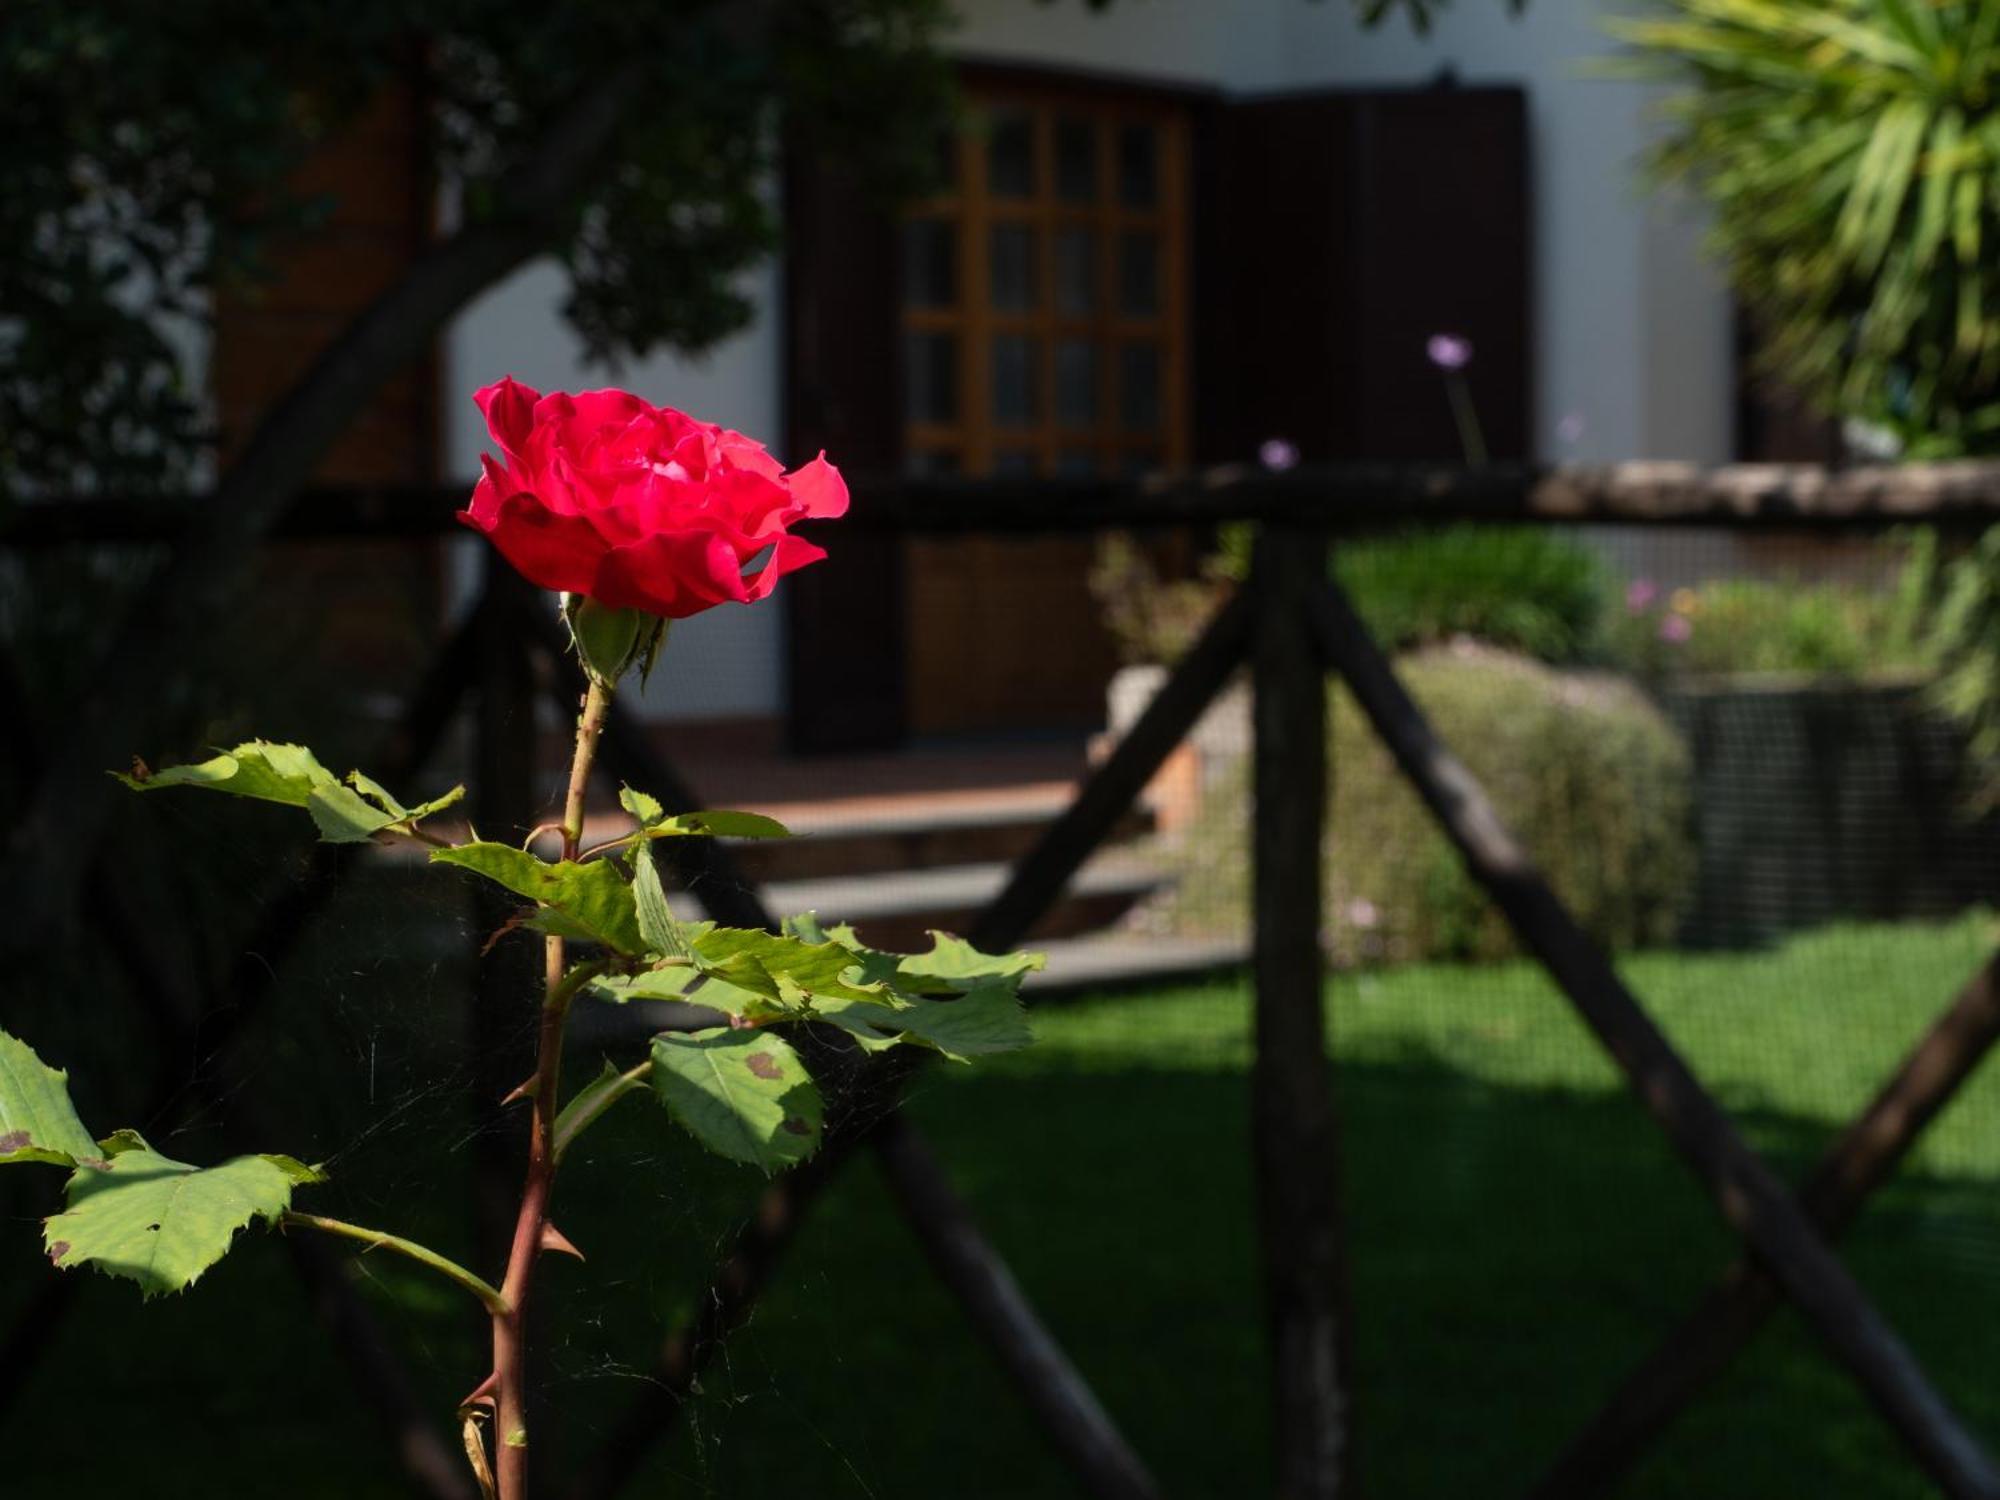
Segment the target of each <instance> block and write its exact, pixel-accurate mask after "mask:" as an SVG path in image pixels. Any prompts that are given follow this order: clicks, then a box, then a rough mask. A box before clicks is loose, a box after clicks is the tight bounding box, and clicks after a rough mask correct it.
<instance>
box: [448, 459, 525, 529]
mask: <svg viewBox="0 0 2000 1500" xmlns="http://www.w3.org/2000/svg"><path fill="white" fill-rule="evenodd" d="M517 488H518V486H516V485H515V484H514V483H513V482H512V481H510V480H509V479H508V478H507V471H506V470H505V469H503V468H501V467H500V465H498V464H497V463H495V462H494V461H493V455H492V454H490V453H482V454H480V455H479V482H478V483H477V484H475V485H474V486H473V487H472V501H471V503H470V504H469V505H467V506H466V508H465V509H464V510H462V511H460V512H459V513H458V516H459V519H460V520H462V521H464V522H465V524H466V525H468V526H477V527H478V528H479V529H480V530H482V531H484V530H485V529H486V528H487V527H489V526H491V525H492V524H493V517H494V515H495V514H496V513H497V512H498V511H499V509H500V501H501V500H502V498H504V497H505V496H507V495H511V494H513V493H514V492H515V490H516V489H517Z"/></svg>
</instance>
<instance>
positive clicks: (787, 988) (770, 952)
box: [692, 927, 884, 1009]
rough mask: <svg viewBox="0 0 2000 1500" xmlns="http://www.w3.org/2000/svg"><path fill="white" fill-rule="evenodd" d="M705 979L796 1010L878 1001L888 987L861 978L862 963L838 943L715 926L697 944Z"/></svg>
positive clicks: (694, 943) (695, 949)
mask: <svg viewBox="0 0 2000 1500" xmlns="http://www.w3.org/2000/svg"><path fill="white" fill-rule="evenodd" d="M692 946H693V948H694V956H695V961H696V963H697V964H698V965H699V967H700V968H701V970H702V972H703V973H705V974H710V975H713V976H714V977H715V978H717V979H721V980H724V981H726V982H728V983H730V984H733V985H736V986H737V987H738V988H740V989H746V990H750V991H752V992H753V993H755V994H759V995H763V996H766V997H767V998H769V999H771V1000H775V1001H777V1002H778V1003H779V1004H780V1005H782V1006H784V1007H785V1008H787V1009H796V1008H798V1007H800V1006H802V1005H807V1004H811V1003H813V1002H815V1001H817V1000H820V999H829V1000H879V999H881V998H882V996H883V994H884V987H883V985H882V984H881V983H879V982H868V981H865V980H863V979H862V978H861V975H860V965H861V958H860V956H859V955H857V954H856V953H854V952H853V951H852V950H851V949H848V948H845V947H843V946H841V945H840V944H839V943H834V942H820V943H809V942H806V941H804V940H803V939H800V938H797V937H793V936H791V935H790V934H787V933H776V932H766V931H765V930H764V929H763V928H761V927H716V928H711V929H710V930H709V931H707V932H704V933H702V934H701V935H700V936H698V937H696V938H695V939H694V940H693V943H692Z"/></svg>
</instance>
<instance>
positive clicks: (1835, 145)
mask: <svg viewBox="0 0 2000 1500" xmlns="http://www.w3.org/2000/svg"><path fill="white" fill-rule="evenodd" d="M1613 24H1614V28H1615V30H1616V31H1617V32H1618V34H1619V35H1620V36H1621V37H1622V38H1623V39H1624V40H1625V41H1626V42H1627V43H1628V44H1629V47H1630V54H1629V55H1630V57H1631V59H1632V61H1633V63H1634V65H1635V66H1636V68H1637V70H1638V71H1640V72H1641V73H1643V74H1647V75H1650V76H1652V77H1655V78H1662V79H1665V80H1667V81H1668V82H1670V83H1672V84H1674V85H1676V87H1675V88H1674V89H1673V91H1672V92H1671V94H1670V95H1669V96H1668V99H1667V101H1666V104H1665V109H1666V112H1667V116H1668V120H1669V125H1670V129H1669V134H1668V136H1667V139H1666V141H1665V143H1664V144H1663V145H1662V146H1661V148H1660V150H1659V152H1658V157H1657V166H1658V167H1659V169H1660V170H1661V171H1663V172H1664V173H1665V174H1667V175H1669V176H1671V177H1674V178H1678V179H1680V180H1682V181H1684V182H1686V183H1688V184H1690V185H1691V186H1692V187H1693V188H1694V190H1695V191H1696V192H1697V193H1699V194H1700V196H1701V197H1703V198H1704V199H1706V200H1707V202H1708V203H1709V204H1710V206H1711V207H1712V208H1713V210H1714V215H1715V221H1714V235H1713V242H1714V244H1715V246H1716V248H1717V249H1718V250H1719V252H1720V253H1721V254H1722V256H1723V257H1724V259H1725V260H1726V262H1727V265H1728V268H1729V272H1730V275H1731V278H1732V279H1733V281H1734V282H1735V284H1736V286H1737V287H1738V289H1739V290H1740V291H1741V292H1742V293H1743V294H1744V296H1745V298H1746V300H1747V301H1748V302H1749V303H1750V305H1751V306H1752V307H1753V308H1754V309H1755V310H1756V313H1757V315H1758V317H1759V319H1760V322H1761V324H1762V326H1763V327H1764V328H1765V329H1766V330H1767V331H1768V335H1769V344H1768V349H1767V359H1768V361H1769V364H1770V366H1771V368H1772V370H1773V371H1774V372H1776V373H1779V374H1782V376H1783V378H1784V379H1785V380H1786V382H1787V383H1789V384H1791V385H1793V386H1795V387H1797V388H1799V389H1800V390H1802V391H1803V392H1804V393H1805V394H1806V395H1808V396H1809V397H1811V398H1812V399H1814V400H1815V401H1816V402H1817V403H1818V404H1820V405H1821V406H1823V407H1825V408H1827V409H1828V410H1830V411H1833V412H1835V413H1837V414H1839V415H1843V416H1852V417H1859V418H1862V419H1864V420H1866V421H1869V422H1873V423H1877V424H1880V425H1882V426H1884V427H1887V428H1888V429H1890V430H1891V431H1893V432H1894V433H1895V434H1896V435H1897V437H1898V438H1900V439H1901V441H1902V445H1903V451H1904V452H1905V453H1907V454H1909V455H1911V456H1927V457H1944V456H1952V455H1958V454H1967V453H1983V452H1996V451H2000V0H1671V3H1669V4H1667V5H1666V6H1665V7H1664V8H1663V9H1662V10H1661V11H1659V12H1657V13H1654V14H1652V15H1648V16H1646V17H1643V18H1634V19H1628V20H1623V21H1619V22H1615V23H1613Z"/></svg>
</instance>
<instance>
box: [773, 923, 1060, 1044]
mask: <svg viewBox="0 0 2000 1500" xmlns="http://www.w3.org/2000/svg"><path fill="white" fill-rule="evenodd" d="M786 925H787V926H788V927H789V928H790V929H791V930H792V931H794V932H795V933H798V934H799V935H800V936H801V937H805V938H819V939H822V940H824V941H826V942H829V943H834V944H837V945H839V946H840V947H843V948H846V949H849V950H851V951H852V952H854V953H855V955H856V956H857V958H858V959H859V961H860V963H861V968H860V969H859V970H858V971H857V972H856V973H855V975H854V977H855V978H856V979H859V980H864V981H872V982H876V983H879V984H880V985H881V986H882V989H883V991H884V993H883V994H882V995H881V997H880V998H878V999H873V1000H870V999H867V998H863V999H859V1000H839V999H835V1000H830V1001H823V1002H820V1003H819V1004H818V1005H816V1007H815V1009H816V1012H817V1014H818V1015H819V1016H820V1017H821V1018H822V1019H824V1020H827V1021H831V1022H832V1023H833V1024H834V1025H836V1026H839V1027H841V1028H842V1029H843V1030H845V1031H847V1032H848V1033H849V1034H850V1035H852V1036H853V1037H855V1038H856V1040H858V1041H860V1042H861V1043H862V1045H863V1046H866V1047H871V1048H873V1047H879V1046H881V1045H884V1044H885V1043H893V1042H895V1041H898V1040H903V1041H912V1042H917V1043H921V1044H923V1045H926V1046H931V1047H935V1048H936V1049H937V1050H938V1051H939V1052H942V1053H943V1054H944V1055H945V1056H947V1057H949V1058H952V1059H953V1060H954V1061H958V1062H963V1061H965V1060H966V1059H968V1058H972V1057H979V1056H984V1055H986V1054H990V1053H995V1052H1013V1051H1016V1050H1018V1049H1020V1048H1022V1047H1026V1046H1028V1045H1029V1044H1030V1043H1032V1042H1033V1041H1034V1039H1035V1037H1034V1032H1033V1030H1032V1029H1031V1028H1030V1027H1029V1025H1028V1018H1027V1014H1026V1012H1024V1011H1023V1010H1022V1008H1021V1000H1020V990H1021V980H1022V978H1023V977H1024V976H1026V975H1027V974H1030V973H1033V972H1034V971H1036V970H1038V969H1040V968H1041V967H1042V965H1043V963H1044V961H1045V960H1044V959H1043V957H1042V955H1041V954H1039V953H1008V954H991V953H982V952H980V951H979V950H978V949H977V948H975V947H973V946H972V945H971V944H970V943H968V942H966V941H964V940H963V939H962V938H956V937H953V936H952V935H951V934H950V933H947V932H933V933H932V934H931V950H930V952H928V953H884V952H882V951H880V950H878V949H874V948H870V947H868V946H867V945H865V944H864V943H862V942H861V941H860V940H859V939H858V938H856V937H855V935H854V929H853V928H852V927H847V926H839V927H832V928H827V929H822V928H821V927H820V925H819V922H818V919H817V918H815V917H814V916H812V915H811V914H810V913H807V914H806V915H804V916H801V917H794V918H793V919H791V921H790V922H788V923H787V924H786ZM940 996H941V997H947V998H933V997H940ZM952 997H955V998H952Z"/></svg>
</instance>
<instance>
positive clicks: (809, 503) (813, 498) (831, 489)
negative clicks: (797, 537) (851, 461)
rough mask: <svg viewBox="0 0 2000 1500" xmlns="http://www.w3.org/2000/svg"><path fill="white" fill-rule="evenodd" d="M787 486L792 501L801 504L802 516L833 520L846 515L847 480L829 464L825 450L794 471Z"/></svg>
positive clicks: (788, 478)
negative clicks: (789, 489)
mask: <svg viewBox="0 0 2000 1500" xmlns="http://www.w3.org/2000/svg"><path fill="white" fill-rule="evenodd" d="M785 483H786V484H787V485H788V486H789V487H790V488H791V492H792V499H793V500H794V501H796V502H798V506H799V514H800V515H802V516H822V517H825V518H826V519H828V520H831V519H832V518H833V517H835V516H844V515H846V514H847V481H846V480H844V479H842V478H841V477H840V470H838V469H836V468H835V467H834V466H833V465H832V464H830V463H828V462H827V461H826V452H825V450H824V449H822V450H821V452H820V455H819V457H818V458H816V459H814V460H813V461H812V462H811V463H806V464H800V465H799V466H798V467H797V468H796V469H794V470H792V472H791V473H790V474H789V475H787V476H786V477H785Z"/></svg>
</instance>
